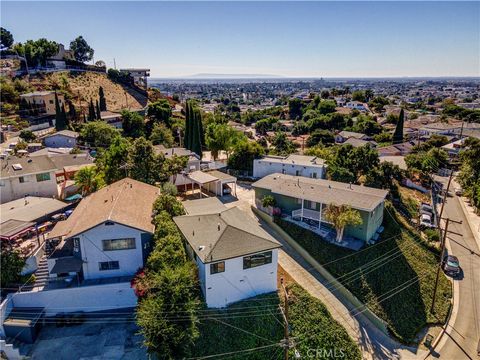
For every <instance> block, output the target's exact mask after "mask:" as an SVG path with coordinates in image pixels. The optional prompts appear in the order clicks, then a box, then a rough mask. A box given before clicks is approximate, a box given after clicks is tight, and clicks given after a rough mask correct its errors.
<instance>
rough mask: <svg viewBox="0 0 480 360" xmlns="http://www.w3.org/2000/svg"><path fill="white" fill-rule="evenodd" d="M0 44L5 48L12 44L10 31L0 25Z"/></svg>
mask: <svg viewBox="0 0 480 360" xmlns="http://www.w3.org/2000/svg"><path fill="white" fill-rule="evenodd" d="M0 45H1V47H2V48H6V49H8V48H9V47H10V46H12V45H13V35H12V33H11V32H10V31H8V30H7V29H5V28H3V27H0Z"/></svg>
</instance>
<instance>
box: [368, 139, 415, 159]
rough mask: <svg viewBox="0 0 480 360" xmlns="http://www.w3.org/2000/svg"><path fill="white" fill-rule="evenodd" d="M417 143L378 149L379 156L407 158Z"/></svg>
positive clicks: (409, 142)
mask: <svg viewBox="0 0 480 360" xmlns="http://www.w3.org/2000/svg"><path fill="white" fill-rule="evenodd" d="M414 146H415V142H413V141H407V142H404V143H400V144H395V145H388V146H384V147H381V148H378V149H377V151H378V156H380V157H382V156H405V155H408V154H410V153H411V152H412V149H413V147H414Z"/></svg>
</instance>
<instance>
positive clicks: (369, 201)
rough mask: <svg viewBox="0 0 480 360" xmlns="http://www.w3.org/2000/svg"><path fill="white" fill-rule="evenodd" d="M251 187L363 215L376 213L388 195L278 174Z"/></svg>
mask: <svg viewBox="0 0 480 360" xmlns="http://www.w3.org/2000/svg"><path fill="white" fill-rule="evenodd" d="M252 187H254V188H260V189H268V190H270V191H271V192H272V193H275V194H279V195H284V196H290V197H294V198H298V199H305V200H310V201H315V202H319V203H322V204H337V205H342V204H345V205H349V206H351V207H352V208H354V209H359V210H366V211H372V210H373V209H375V208H376V207H377V206H378V205H379V204H380V203H381V202H383V201H384V199H385V197H386V196H387V194H388V191H387V190H381V189H375V188H371V187H367V186H360V185H350V184H346V183H341V182H337V181H331V180H323V179H310V178H306V177H302V176H293V175H286V174H279V173H276V174H271V175H268V176H265V177H264V178H262V179H260V180H258V181H257V182H255V183H253V184H252Z"/></svg>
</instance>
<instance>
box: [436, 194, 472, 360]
mask: <svg viewBox="0 0 480 360" xmlns="http://www.w3.org/2000/svg"><path fill="white" fill-rule="evenodd" d="M460 201H461V200H459V199H458V198H457V197H456V196H454V197H451V198H448V200H447V203H446V205H445V210H444V217H450V218H451V219H453V220H457V221H460V220H461V221H463V223H462V224H461V225H460V224H455V223H450V225H449V230H451V231H454V232H455V233H458V234H462V235H463V236H460V235H456V234H452V233H450V234H449V235H448V246H447V247H448V248H449V249H450V250H449V251H451V253H452V254H453V255H455V256H457V257H458V258H459V260H460V266H461V268H462V270H463V278H461V279H459V280H455V281H456V282H457V284H458V296H457V292H456V294H455V295H456V298H455V302H456V304H455V306H454V312H453V315H452V316H453V317H454V319H453V318H452V320H453V321H452V323H453V324H450V325H451V326H448V327H447V329H446V333H445V335H444V337H443V338H442V340H441V341H440V343H439V344H438V346H437V348H436V349H435V352H434V353H433V354H432V355H431V357H429V358H430V359H431V358H440V359H448V360H454V359H455V360H457V359H458V360H460V359H480V356H478V355H477V347H478V346H479V339H480V250H479V248H478V246H477V242H476V241H475V238H474V236H473V233H472V231H471V229H470V227H469V224H468V222H467V218H466V217H465V215H464V212H463V209H462V207H461V204H460Z"/></svg>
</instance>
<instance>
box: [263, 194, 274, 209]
mask: <svg viewBox="0 0 480 360" xmlns="http://www.w3.org/2000/svg"><path fill="white" fill-rule="evenodd" d="M276 204H277V202H276V201H275V198H274V197H273V196H272V195H265V196H264V197H263V198H262V206H263V207H264V208H268V207H269V206H272V207H273V206H275V205H276Z"/></svg>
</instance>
